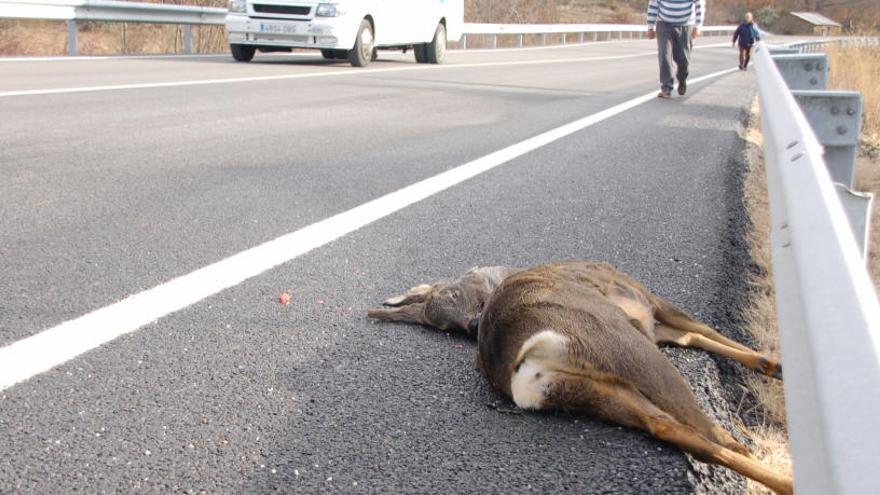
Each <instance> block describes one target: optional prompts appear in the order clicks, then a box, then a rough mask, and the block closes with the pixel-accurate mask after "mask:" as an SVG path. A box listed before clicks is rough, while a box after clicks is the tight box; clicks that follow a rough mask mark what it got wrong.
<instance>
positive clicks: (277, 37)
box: [226, 14, 357, 50]
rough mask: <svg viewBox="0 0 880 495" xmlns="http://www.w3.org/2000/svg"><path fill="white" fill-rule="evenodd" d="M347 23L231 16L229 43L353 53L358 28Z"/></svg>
mask: <svg viewBox="0 0 880 495" xmlns="http://www.w3.org/2000/svg"><path fill="white" fill-rule="evenodd" d="M346 24H347V23H345V22H344V20H343V19H342V18H337V17H328V18H326V19H325V18H321V19H320V20H303V21H291V20H277V19H253V18H250V17H248V16H247V15H244V14H228V15H227V16H226V33H227V37H228V39H229V43H234V44H242V45H256V46H260V45H263V46H285V47H291V48H329V49H344V50H350V49H351V48H352V47H353V46H354V41H355V36H356V35H357V27H354V28H352V27H350V26H347V25H346Z"/></svg>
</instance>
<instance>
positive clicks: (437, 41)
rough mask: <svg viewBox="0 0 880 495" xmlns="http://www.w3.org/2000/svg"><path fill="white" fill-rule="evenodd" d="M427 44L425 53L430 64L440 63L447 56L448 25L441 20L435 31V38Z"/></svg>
mask: <svg viewBox="0 0 880 495" xmlns="http://www.w3.org/2000/svg"><path fill="white" fill-rule="evenodd" d="M424 46H425V52H426V53H425V55H426V56H427V59H428V63H429V64H439V63H442V62H443V59H444V58H445V57H446V26H444V25H443V23H442V22H441V23H440V24H437V30H436V31H434V39H433V40H431V42H430V43H428V44H426V45H424Z"/></svg>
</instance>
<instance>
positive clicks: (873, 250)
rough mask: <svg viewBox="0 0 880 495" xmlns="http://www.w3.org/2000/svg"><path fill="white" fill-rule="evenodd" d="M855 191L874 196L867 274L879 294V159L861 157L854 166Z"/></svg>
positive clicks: (876, 157)
mask: <svg viewBox="0 0 880 495" xmlns="http://www.w3.org/2000/svg"><path fill="white" fill-rule="evenodd" d="M856 190H857V191H863V192H869V193H873V194H874V209H873V210H872V211H871V233H870V244H869V245H868V273H870V274H871V279H872V280H873V281H874V287H876V288H877V291H878V292H880V207H878V205H877V201H878V198H880V157H878V156H876V154H875V155H874V157H873V158H872V157H870V156H863V157H861V158H859V160H858V164H857V166H856Z"/></svg>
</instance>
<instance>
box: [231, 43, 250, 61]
mask: <svg viewBox="0 0 880 495" xmlns="http://www.w3.org/2000/svg"><path fill="white" fill-rule="evenodd" d="M229 50H230V51H231V52H232V58H234V59H235V60H236V62H250V61H251V60H253V59H254V53H256V52H257V47H255V46H251V45H238V44H232V45H229Z"/></svg>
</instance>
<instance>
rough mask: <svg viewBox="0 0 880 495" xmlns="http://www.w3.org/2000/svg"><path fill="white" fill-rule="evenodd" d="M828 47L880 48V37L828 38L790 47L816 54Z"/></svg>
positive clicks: (801, 42)
mask: <svg viewBox="0 0 880 495" xmlns="http://www.w3.org/2000/svg"><path fill="white" fill-rule="evenodd" d="M827 45H842V46H880V37H875V36H847V37H846V38H826V39H821V40H812V41H800V42H797V43H792V44H790V45H789V46H791V47H796V48H798V49H799V50H800V51H801V52H804V53H816V52H820V51H822V50H824V49H825V47H826V46H827Z"/></svg>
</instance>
